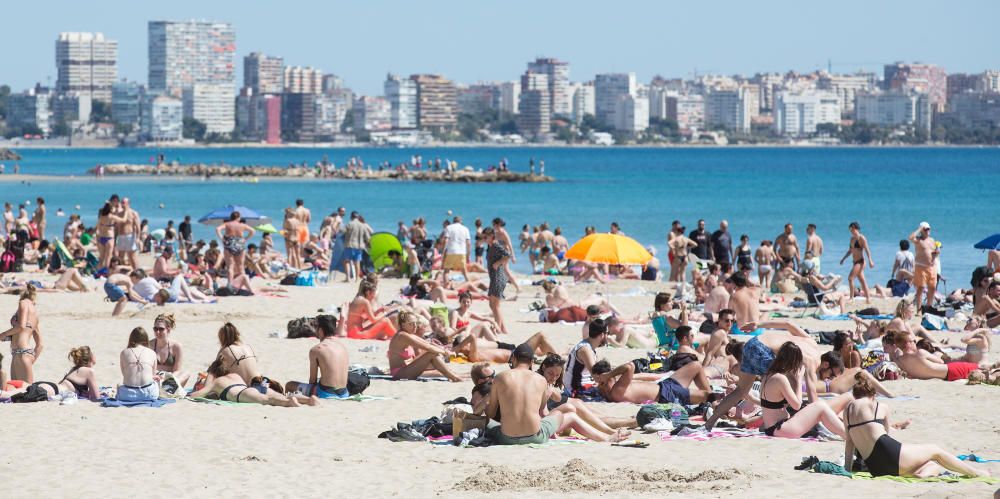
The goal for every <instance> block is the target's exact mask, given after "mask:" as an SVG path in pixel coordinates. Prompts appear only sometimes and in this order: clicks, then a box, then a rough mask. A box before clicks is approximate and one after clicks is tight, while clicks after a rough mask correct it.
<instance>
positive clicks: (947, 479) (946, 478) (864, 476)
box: [851, 472, 1000, 484]
mask: <svg viewBox="0 0 1000 499" xmlns="http://www.w3.org/2000/svg"><path fill="white" fill-rule="evenodd" d="M851 478H853V479H855V480H884V481H888V482H901V483H933V482H943V483H958V482H980V483H990V484H993V483H1000V478H993V477H986V476H981V477H976V478H969V477H964V476H957V475H951V474H948V475H940V476H932V477H929V478H914V477H908V476H891V475H882V476H872V474H871V473H868V472H859V473H855V474H854V475H853V476H852V477H851Z"/></svg>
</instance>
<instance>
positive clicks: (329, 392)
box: [285, 315, 350, 399]
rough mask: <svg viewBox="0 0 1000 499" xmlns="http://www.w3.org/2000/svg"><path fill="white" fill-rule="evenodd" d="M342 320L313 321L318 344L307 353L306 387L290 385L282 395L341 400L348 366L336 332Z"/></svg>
mask: <svg viewBox="0 0 1000 499" xmlns="http://www.w3.org/2000/svg"><path fill="white" fill-rule="evenodd" d="M343 322H344V321H343V320H341V321H338V320H337V318H335V317H334V316H332V315H320V316H318V317H316V333H317V335H318V337H319V344H318V345H315V346H313V347H312V348H310V349H309V383H300V382H297V381H289V382H288V383H286V384H285V393H299V394H302V395H306V396H309V395H315V396H317V397H319V398H321V399H343V398H347V397H349V396H350V393H348V391H347V369H348V366H349V365H350V359H349V357H348V353H347V349H346V348H344V345H343V344H341V343H340V342H339V341H337V340H336V339H335V338H336V337H337V331H338V330H340V329H343V328H344V325H343Z"/></svg>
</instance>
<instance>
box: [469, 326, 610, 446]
mask: <svg viewBox="0 0 1000 499" xmlns="http://www.w3.org/2000/svg"><path fill="white" fill-rule="evenodd" d="M534 359H535V355H534V349H533V348H531V347H530V346H527V345H523V344H522V345H518V346H517V348H515V349H514V352H513V353H512V354H511V369H510V370H509V371H504V372H502V373H500V374H499V375H497V377H496V378H495V379H494V380H493V388H492V389H491V391H490V398H489V401H488V402H487V403H486V415H487V416H488V417H490V418H491V419H495V418H496V417H497V416H498V414H503V420H502V422H500V423H495V422H493V421H491V422H490V423H489V425H488V426H487V430H486V431H487V433H488V434H489V435H490V437H491V438H492V439H493V441H494V442H496V443H497V444H500V445H525V444H543V443H545V442H547V441H548V439H549V437H551V436H552V435H554V434H556V433H559V432H561V431H563V430H565V429H573V430H574V431H576V432H578V433H580V434H581V435H583V436H585V437H587V438H589V439H591V440H596V441H598V442H606V441H608V440H609V439H617V440H620V439H621V437H620V436H617V435H615V436H610V435H608V434H606V433H603V432H601V431H600V430H597V429H595V428H594V427H593V426H590V425H589V424H587V423H586V422H585V421H583V420H582V419H581V418H580V417H579V416H577V415H576V413H575V412H570V411H566V412H548V404H547V402H548V396H547V395H548V388H549V385H548V382H546V381H545V377H543V376H542V375H541V374H538V373H536V372H534V371H532V370H531V369H532V367H533V366H532V364H533V362H534ZM546 414H547V415H546ZM543 415H545V416H544V417H543Z"/></svg>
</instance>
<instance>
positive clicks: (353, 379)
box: [347, 371, 372, 395]
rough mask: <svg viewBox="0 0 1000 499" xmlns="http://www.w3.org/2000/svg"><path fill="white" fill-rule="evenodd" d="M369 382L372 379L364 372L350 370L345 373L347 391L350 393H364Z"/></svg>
mask: <svg viewBox="0 0 1000 499" xmlns="http://www.w3.org/2000/svg"><path fill="white" fill-rule="evenodd" d="M371 383H372V380H371V378H369V377H368V373H366V372H362V371H350V372H348V373H347V393H349V394H351V395H358V394H361V393H364V391H365V390H367V389H368V385H370V384H371Z"/></svg>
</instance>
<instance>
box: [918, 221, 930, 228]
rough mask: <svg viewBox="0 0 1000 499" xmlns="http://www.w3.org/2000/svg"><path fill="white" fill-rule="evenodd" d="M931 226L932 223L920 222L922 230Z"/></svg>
mask: <svg viewBox="0 0 1000 499" xmlns="http://www.w3.org/2000/svg"><path fill="white" fill-rule="evenodd" d="M929 228H931V224H929V223H927V222H920V229H921V230H924V229H929Z"/></svg>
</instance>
